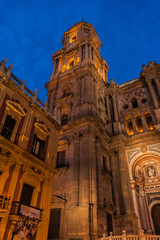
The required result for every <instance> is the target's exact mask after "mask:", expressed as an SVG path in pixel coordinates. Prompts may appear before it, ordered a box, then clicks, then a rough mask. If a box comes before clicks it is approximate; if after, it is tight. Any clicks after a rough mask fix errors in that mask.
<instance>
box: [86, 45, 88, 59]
mask: <svg viewBox="0 0 160 240" xmlns="http://www.w3.org/2000/svg"><path fill="white" fill-rule="evenodd" d="M85 59H88V44H87V43H86V44H85Z"/></svg>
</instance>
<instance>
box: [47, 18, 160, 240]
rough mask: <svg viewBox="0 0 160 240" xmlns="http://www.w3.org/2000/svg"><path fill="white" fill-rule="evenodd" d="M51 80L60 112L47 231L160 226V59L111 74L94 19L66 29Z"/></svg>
mask: <svg viewBox="0 0 160 240" xmlns="http://www.w3.org/2000/svg"><path fill="white" fill-rule="evenodd" d="M62 44H63V48H62V49H61V50H60V51H56V53H55V54H53V56H52V59H53V63H54V68H53V73H52V76H51V78H50V81H49V82H48V83H46V88H47V91H48V97H47V108H48V110H49V111H50V112H52V113H53V114H57V116H59V118H60V119H61V132H60V137H59V141H58V153H57V162H56V168H57V170H58V172H57V173H56V175H55V180H54V185H53V195H52V202H51V215H50V227H49V234H48V239H65V240H73V239H74V240H75V239H76V240H78V239H83V240H88V239H97V238H98V237H101V236H102V234H103V233H107V234H109V232H113V233H114V234H115V235H119V234H121V233H122V230H124V229H125V230H126V231H127V233H128V234H137V233H138V232H139V231H140V230H142V229H143V230H144V231H145V233H147V234H148V233H153V234H160V230H159V229H160V217H159V216H160V135H159V134H160V133H159V131H160V64H157V63H156V61H153V62H150V63H149V65H148V66H145V65H143V66H142V72H141V73H140V77H139V78H137V79H133V80H132V81H128V82H125V83H124V84H116V83H115V82H114V80H113V79H110V80H109V81H108V79H107V73H108V70H109V67H108V65H107V63H106V61H105V60H104V59H103V58H101V56H100V47H101V46H102V43H101V41H100V40H99V37H98V35H97V33H96V31H95V30H94V27H93V25H91V24H89V23H85V22H80V23H77V24H75V25H73V26H72V27H71V28H70V29H69V30H68V31H66V32H65V33H64V35H63V40H62Z"/></svg>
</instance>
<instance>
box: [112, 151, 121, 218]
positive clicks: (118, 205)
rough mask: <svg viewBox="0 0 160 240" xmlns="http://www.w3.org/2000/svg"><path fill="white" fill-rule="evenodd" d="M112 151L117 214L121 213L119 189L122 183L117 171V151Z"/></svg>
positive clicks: (114, 197) (114, 198) (114, 196)
mask: <svg viewBox="0 0 160 240" xmlns="http://www.w3.org/2000/svg"><path fill="white" fill-rule="evenodd" d="M110 153H111V170H112V176H113V178H112V186H113V192H114V194H113V200H114V204H115V206H116V209H117V211H116V213H117V215H120V209H121V206H120V201H119V200H120V195H119V190H120V183H119V184H118V182H119V176H118V173H117V167H118V166H117V159H116V158H117V157H116V155H115V151H114V150H111V151H110Z"/></svg>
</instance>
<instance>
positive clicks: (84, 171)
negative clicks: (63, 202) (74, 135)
mask: <svg viewBox="0 0 160 240" xmlns="http://www.w3.org/2000/svg"><path fill="white" fill-rule="evenodd" d="M81 154H82V158H81V161H80V197H79V199H80V203H81V204H88V203H89V196H90V192H89V133H88V132H87V130H86V131H85V132H83V133H82V152H81Z"/></svg>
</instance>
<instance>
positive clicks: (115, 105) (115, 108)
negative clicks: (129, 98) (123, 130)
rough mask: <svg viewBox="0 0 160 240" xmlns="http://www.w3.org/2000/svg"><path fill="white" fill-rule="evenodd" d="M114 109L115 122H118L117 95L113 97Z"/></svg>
mask: <svg viewBox="0 0 160 240" xmlns="http://www.w3.org/2000/svg"><path fill="white" fill-rule="evenodd" d="M113 109H114V117H115V121H116V122H118V111H117V104H116V96H115V95H113Z"/></svg>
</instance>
